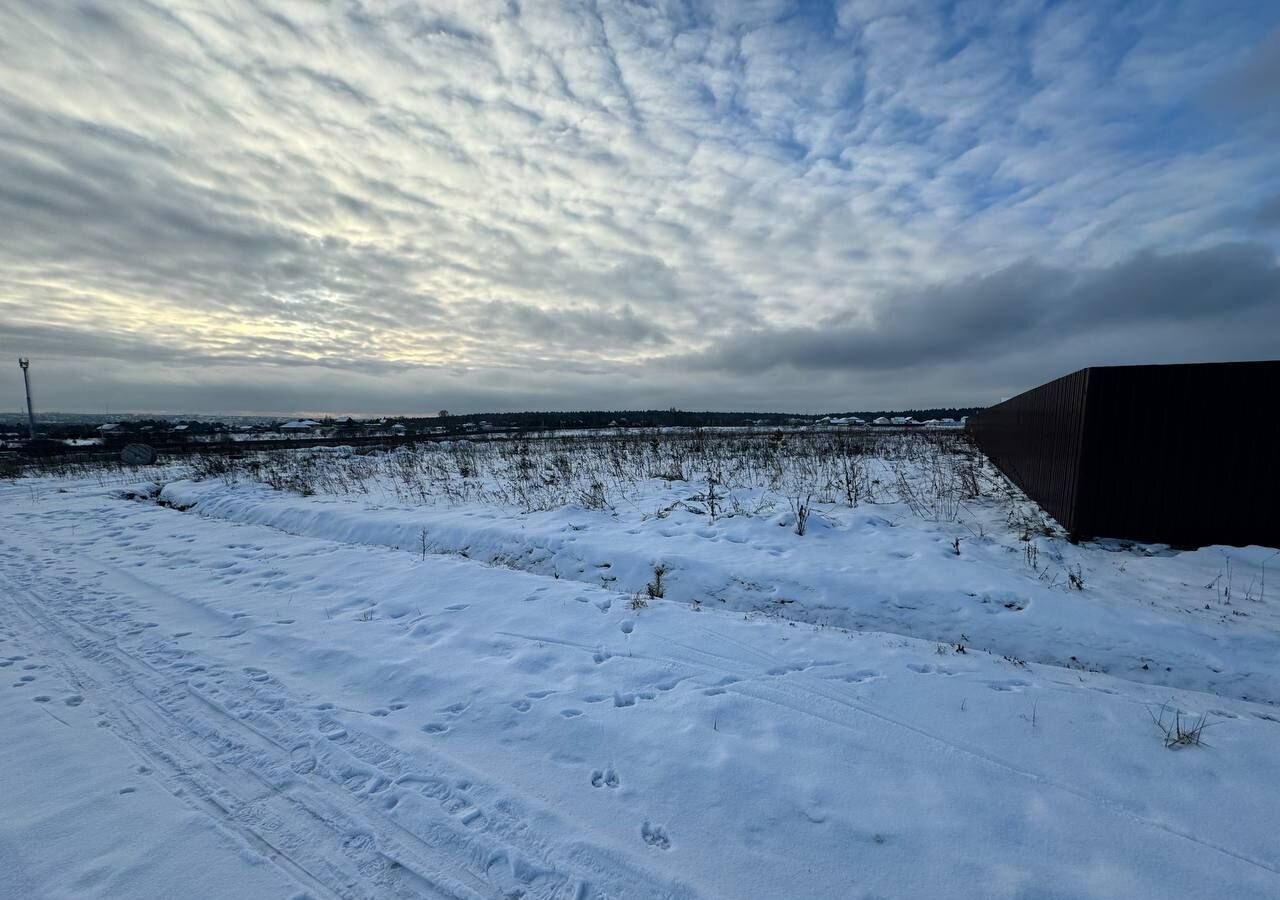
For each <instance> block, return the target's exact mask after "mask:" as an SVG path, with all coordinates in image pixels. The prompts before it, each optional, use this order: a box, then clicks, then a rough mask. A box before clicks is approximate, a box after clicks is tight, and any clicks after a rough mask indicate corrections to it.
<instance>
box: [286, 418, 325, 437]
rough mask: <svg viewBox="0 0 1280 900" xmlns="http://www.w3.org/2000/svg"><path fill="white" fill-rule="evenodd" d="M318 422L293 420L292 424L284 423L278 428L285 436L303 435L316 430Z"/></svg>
mask: <svg viewBox="0 0 1280 900" xmlns="http://www.w3.org/2000/svg"><path fill="white" fill-rule="evenodd" d="M319 425H320V423H319V422H317V421H315V420H314V419H294V420H293V421H292V422H285V423H284V424H283V425H281V426H280V430H281V431H283V432H284V433H285V434H305V433H307V432H309V431H312V430H313V429H315V428H318V427H319Z"/></svg>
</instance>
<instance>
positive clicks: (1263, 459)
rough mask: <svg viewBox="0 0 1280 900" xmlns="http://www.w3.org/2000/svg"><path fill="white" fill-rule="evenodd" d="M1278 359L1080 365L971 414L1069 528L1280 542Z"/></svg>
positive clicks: (980, 439)
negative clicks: (1093, 366) (1241, 361)
mask: <svg viewBox="0 0 1280 900" xmlns="http://www.w3.org/2000/svg"><path fill="white" fill-rule="evenodd" d="M1277 399H1280V361H1272V362H1247V363H1199V364H1188V365H1168V366H1108V367H1101V368H1091V369H1081V370H1080V371H1078V372H1074V373H1072V374H1071V375H1067V376H1065V377H1063V378H1059V379H1057V380H1056V381H1051V382H1049V383H1048V384H1044V385H1041V386H1040V387H1038V388H1034V389H1032V390H1030V391H1027V392H1026V393H1024V394H1019V395H1018V396H1017V397H1014V398H1012V399H1010V400H1006V401H1005V402H1003V403H1001V404H999V405H997V406H993V407H991V408H990V409H986V410H983V411H982V412H981V413H979V414H978V415H976V416H972V417H970V419H969V431H970V433H971V434H972V435H973V438H974V440H975V442H976V443H977V444H978V446H979V447H981V448H982V450H983V451H984V452H985V453H986V454H987V455H988V456H989V457H990V458H991V460H992V461H993V462H994V463H995V464H996V465H997V466H998V467H999V468H1000V470H1001V471H1003V472H1004V473H1005V474H1006V475H1007V476H1008V477H1009V479H1010V480H1011V481H1013V482H1014V483H1015V484H1017V485H1018V486H1019V487H1020V488H1022V489H1023V490H1024V491H1025V492H1026V493H1027V495H1028V496H1029V497H1031V498H1032V499H1033V500H1035V501H1036V502H1038V503H1040V505H1041V506H1043V507H1044V508H1045V510H1046V511H1047V512H1049V514H1050V515H1052V516H1053V517H1054V518H1055V519H1057V520H1058V522H1059V523H1060V524H1061V525H1062V526H1063V527H1064V528H1065V529H1067V531H1068V532H1070V533H1071V535H1072V536H1073V537H1075V538H1091V537H1117V538H1129V539H1132V540H1141V541H1155V542H1161V543H1167V544H1172V545H1174V546H1180V547H1195V546H1204V545H1207V544H1233V545H1245V544H1261V545H1264V546H1271V547H1280V417H1278V415H1277Z"/></svg>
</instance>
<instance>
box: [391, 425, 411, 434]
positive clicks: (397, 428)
mask: <svg viewBox="0 0 1280 900" xmlns="http://www.w3.org/2000/svg"><path fill="white" fill-rule="evenodd" d="M407 431H408V429H407V428H405V427H404V426H403V425H400V424H399V423H397V424H395V425H392V426H391V433H392V434H394V435H401V434H404V433H405V432H407Z"/></svg>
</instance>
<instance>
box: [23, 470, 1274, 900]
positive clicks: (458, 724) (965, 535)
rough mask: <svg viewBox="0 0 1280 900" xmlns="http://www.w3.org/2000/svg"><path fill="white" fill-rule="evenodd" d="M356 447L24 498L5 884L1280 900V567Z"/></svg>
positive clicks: (1242, 557)
mask: <svg viewBox="0 0 1280 900" xmlns="http://www.w3.org/2000/svg"><path fill="white" fill-rule="evenodd" d="M495 452H497V451H495ZM502 452H506V451H502ZM466 453H467V454H470V453H471V451H470V450H467V451H466ZM446 455H447V454H446ZM315 457H324V459H323V460H322V462H321V463H319V464H317V465H318V466H319V468H309V469H308V470H307V471H309V472H310V473H311V474H312V475H315V473H316V472H317V471H320V472H321V473H322V474H323V473H327V474H324V477H322V478H318V479H316V480H315V481H314V483H313V484H312V485H311V486H310V487H306V488H305V490H307V491H311V490H316V488H317V486H319V489H318V490H316V493H315V494H314V495H313V496H300V495H299V494H297V493H292V492H286V491H281V490H276V489H274V488H270V487H267V486H265V485H263V484H260V483H258V482H256V481H254V480H253V479H252V478H251V477H249V476H250V472H249V470H248V469H243V470H236V471H222V472H221V473H220V474H218V475H216V476H211V477H204V478H203V480H198V481H197V480H191V479H190V478H187V477H183V476H184V474H185V473H183V472H181V471H177V470H169V471H168V472H167V474H166V477H165V478H164V479H162V481H163V482H164V483H163V484H133V483H126V482H124V481H120V480H118V479H117V480H112V479H110V478H83V479H69V478H67V479H61V480H55V479H36V478H26V479H20V480H17V481H12V482H8V483H4V484H0V716H3V719H0V721H3V722H4V732H3V733H4V739H3V740H0V802H2V803H3V808H4V815H3V816H0V896H4V897H10V896H12V897H15V898H16V897H24V898H25V897H105V896H111V897H155V898H160V897H176V896H200V897H228V898H231V897H236V898H241V897H282V898H294V897H312V898H324V897H343V898H347V897H350V898H364V897H369V898H374V897H377V898H381V897H393V898H395V897H428V898H441V897H450V898H489V897H523V898H587V897H614V898H633V897H634V898H647V897H653V898H658V897H663V898H667V897H689V898H693V897H701V898H775V897H777V898H790V897H795V898H828V897H829V898H848V897H857V898H862V897H866V898H872V897H893V898H916V897H919V898H937V897H1010V898H1013V897H1018V898H1029V897H1054V898H1058V897H1100V898H1101V897H1121V896H1122V897H1126V898H1129V897H1152V898H1162V900H1164V898H1169V897H1205V898H1218V897H1233V898H1236V897H1242V898H1247V897H1258V898H1263V897H1275V896H1280V838H1277V834H1280V792H1277V791H1276V790H1275V785H1276V784H1277V783H1280V752H1277V747H1278V746H1280V706H1277V704H1278V703H1280V652H1278V651H1280V627H1278V626H1280V613H1278V612H1277V604H1276V600H1275V599H1274V595H1275V593H1276V592H1277V591H1280V583H1277V582H1280V578H1274V577H1273V578H1272V581H1273V583H1272V584H1271V585H1270V586H1268V585H1267V583H1266V581H1267V576H1268V575H1271V576H1274V571H1273V570H1274V569H1275V568H1276V566H1277V564H1278V563H1280V557H1278V556H1277V554H1276V551H1275V550H1270V549H1263V548H1244V549H1239V548H1207V549H1203V550H1199V551H1196V552H1181V553H1180V552H1174V551H1168V550H1164V549H1161V548H1149V547H1148V548H1142V547H1129V548H1121V547H1119V546H1102V545H1097V544H1085V545H1080V546H1074V545H1071V544H1069V543H1067V542H1066V541H1065V540H1063V539H1062V538H1060V537H1056V536H1053V535H1052V531H1053V529H1052V528H1051V527H1050V528H1047V529H1045V528H1040V527H1039V526H1038V525H1037V524H1036V521H1037V520H1036V517H1035V515H1034V511H1030V510H1028V509H1027V506H1028V505H1027V504H1026V503H1025V501H1024V500H1020V499H1019V498H1017V497H1016V496H1013V495H1011V494H1009V493H1008V492H1005V493H1004V494H1001V493H1000V492H999V491H996V490H994V489H993V490H980V491H978V492H977V493H976V495H975V496H967V497H966V498H965V499H964V502H963V503H962V504H960V505H959V506H957V507H953V506H952V505H950V503H949V502H947V503H942V504H941V505H939V503H940V501H939V499H938V498H942V497H944V496H946V495H948V492H949V488H944V489H942V490H938V491H935V498H934V500H933V501H930V500H929V498H928V496H926V493H927V492H925V491H924V490H923V489H920V490H919V491H917V492H915V493H912V488H911V486H910V484H907V483H906V482H899V483H898V484H897V489H896V490H895V489H894V486H893V484H892V482H893V478H892V477H891V475H890V474H889V470H888V469H886V470H884V471H878V470H877V468H876V465H877V462H876V460H874V459H864V460H863V462H862V465H865V466H866V470H865V471H864V473H863V474H864V475H865V480H864V483H862V484H861V485H860V487H859V489H860V490H863V489H865V493H863V494H862V495H861V496H860V498H859V500H858V502H857V504H856V505H853V506H850V505H849V503H848V502H842V501H841V499H840V496H839V491H838V490H835V489H834V488H832V489H831V490H829V491H827V492H826V493H829V494H830V496H825V495H824V491H823V490H822V489H820V486H819V488H818V489H815V493H814V494H813V495H809V494H806V493H805V491H807V490H808V488H807V487H806V486H805V484H803V483H801V482H800V481H798V480H796V478H795V475H796V472H795V471H791V470H788V471H786V472H782V473H781V476H780V477H779V478H778V479H776V480H775V481H774V482H773V483H766V482H764V481H761V482H757V481H754V480H753V479H752V477H749V473H745V470H738V471H736V472H724V471H720V470H719V469H717V470H716V473H715V479H716V480H715V482H714V486H712V487H711V488H710V490H709V489H708V484H707V482H706V479H705V478H703V477H700V475H699V473H697V472H694V471H692V470H690V471H686V472H684V473H682V474H684V475H686V476H687V478H688V480H683V481H682V480H674V479H671V478H666V479H656V478H637V479H632V480H627V479H623V478H620V477H619V478H616V479H615V480H613V481H611V482H610V483H609V485H608V486H607V489H605V490H602V491H595V490H593V489H588V490H586V491H585V493H584V494H583V496H582V497H581V502H577V503H567V504H566V503H562V502H558V501H557V500H556V499H555V498H554V497H553V496H552V494H542V495H539V496H540V497H542V500H539V501H538V502H529V497H527V496H523V497H522V499H521V500H520V502H516V498H515V496H514V494H515V493H518V491H515V490H514V488H513V487H512V485H511V484H510V483H508V484H507V488H506V491H507V493H506V496H505V499H504V497H503V496H499V495H498V494H497V493H496V491H497V487H498V486H499V485H500V484H502V483H503V482H502V479H501V477H499V476H500V473H499V472H498V469H497V468H496V464H495V467H490V466H488V464H487V463H485V462H484V461H483V460H481V461H480V462H479V464H478V465H474V468H473V469H469V474H470V475H471V476H472V477H474V478H475V479H476V480H478V481H480V482H484V484H482V485H481V486H480V487H476V486H475V485H473V486H472V488H470V489H465V490H463V489H460V488H459V487H458V485H457V484H456V483H455V484H449V485H446V484H445V483H444V482H442V481H440V480H439V479H438V478H436V477H435V476H436V475H438V474H439V473H438V472H436V473H434V474H433V475H432V477H430V478H426V477H425V476H423V477H419V476H421V474H422V472H423V471H426V470H425V469H424V468H423V467H424V466H427V463H424V462H423V460H422V459H418V460H417V461H416V462H413V465H414V466H416V467H417V471H418V473H419V475H416V476H408V475H404V474H403V473H404V472H405V471H407V469H408V467H409V465H410V463H409V462H405V461H403V460H402V461H401V462H400V463H398V464H395V465H397V466H398V470H399V471H400V472H401V473H402V475H403V477H402V478H401V480H400V481H397V480H396V476H393V475H391V474H389V473H391V471H392V469H391V468H390V466H391V465H392V462H391V461H390V460H391V459H392V458H393V457H394V455H393V457H389V458H387V459H383V460H367V459H363V460H362V459H358V458H354V457H353V458H346V457H344V455H343V454H340V453H339V454H327V455H326V454H314V455H310V456H308V457H307V458H308V459H312V458H315ZM456 461H457V455H456V454H454V462H456ZM463 462H464V465H466V466H468V467H472V466H473V464H475V463H476V460H474V459H471V458H470V457H469V456H468V457H467V458H466V459H464V460H463ZM935 462H936V460H935ZM970 462H971V461H970ZM450 464H451V465H452V464H453V463H450ZM789 465H791V464H789ZM805 465H807V463H806V464H799V463H796V464H795V467H798V469H802V468H804V466H805ZM931 465H932V464H931V463H929V462H928V461H927V460H924V461H922V460H921V459H914V460H913V461H912V466H913V467H912V468H910V469H909V471H908V470H907V469H904V468H902V467H898V469H897V472H898V474H902V473H903V472H908V474H909V475H910V477H911V478H915V479H917V482H916V484H917V486H918V485H919V484H921V483H922V482H921V481H919V479H923V480H925V481H928V480H932V481H933V482H934V483H935V485H936V482H937V478H938V472H939V470H938V469H937V468H936V467H935V468H933V469H931V468H930V466H931ZM428 468H429V466H428ZM798 469H797V470H798ZM254 471H256V473H257V475H258V476H259V477H264V478H266V479H267V480H272V481H276V482H278V481H279V479H280V477H281V475H280V472H279V471H265V470H263V469H261V468H258V469H254ZM338 471H346V472H347V473H348V475H349V476H350V477H347V476H344V477H343V478H336V476H335V474H334V473H335V472H338ZM353 472H354V473H355V474H351V473H353ZM204 474H205V475H206V476H209V475H210V473H209V472H205V473H204ZM980 475H981V478H982V479H986V480H987V481H984V484H985V483H987V482H988V481H989V482H990V484H994V483H995V482H994V480H993V476H992V475H991V473H990V472H989V471H983V472H981V473H980ZM356 476H358V477H356ZM415 478H418V480H419V481H420V482H422V483H426V482H428V481H429V482H431V483H432V484H433V485H435V488H433V491H434V492H433V491H421V492H418V493H417V494H414V493H413V492H412V491H409V490H408V489H407V486H408V485H410V484H411V483H413V482H414V479H415ZM485 479H489V481H487V482H486V481H485ZM569 480H570V481H572V479H571V478H570V479H569ZM819 480H820V479H819ZM944 481H945V478H944ZM539 483H540V484H542V485H543V486H544V487H545V486H546V479H545V478H544V479H541V480H540V481H539ZM588 483H589V482H588ZM816 483H817V482H811V484H816ZM948 483H949V482H948ZM335 484H340V485H341V488H340V489H337V488H334V487H333V486H334V485H335ZM326 485H327V486H328V487H327V488H326ZM485 485H487V487H486V486H485ZM580 487H581V486H580V485H578V484H577V483H576V482H574V483H573V486H572V491H573V492H579V490H580ZM828 487H830V486H828ZM902 491H906V492H907V495H906V496H905V499H904V495H903V494H902V493H901V492H902ZM708 493H710V494H711V495H712V496H713V497H716V498H717V499H715V500H713V501H711V503H710V504H709V503H708V499H707V495H708ZM560 499H564V498H560ZM544 500H545V501H546V502H543V501H544ZM793 500H799V501H800V502H802V503H803V502H805V501H806V500H807V502H809V503H811V504H812V506H813V509H812V512H810V514H809V518H808V521H807V526H808V527H807V528H806V529H805V534H803V535H800V534H797V533H796V532H797V529H796V511H795V509H794V508H793V503H792V501H793ZM709 506H713V507H715V513H716V514H715V515H714V516H712V515H711V510H710V509H709V508H708V507H709ZM1024 538H1025V539H1024ZM957 539H958V540H959V543H958V545H957V544H956V540H957ZM957 549H958V553H957V552H956V551H957ZM658 572H661V573H662V574H661V576H660V578H659V576H658V574H657V573H658ZM659 594H660V595H661V596H657V595H659ZM1179 711H1180V712H1181V713H1182V714H1183V720H1184V721H1187V720H1190V721H1192V722H1194V721H1197V720H1198V719H1199V717H1200V716H1207V721H1208V723H1209V725H1208V727H1207V728H1206V729H1205V731H1204V737H1203V744H1202V745H1200V746H1188V747H1182V748H1181V749H1176V750H1171V749H1168V748H1166V746H1165V741H1164V736H1163V734H1162V732H1161V730H1160V729H1159V728H1158V727H1157V724H1156V723H1155V722H1154V721H1153V716H1154V717H1156V718H1161V717H1163V720H1164V721H1165V723H1166V724H1168V723H1169V722H1171V721H1172V720H1173V717H1174V715H1175V714H1176V713H1177V712H1179ZM193 879H194V880H193Z"/></svg>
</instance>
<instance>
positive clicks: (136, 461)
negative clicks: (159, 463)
mask: <svg viewBox="0 0 1280 900" xmlns="http://www.w3.org/2000/svg"><path fill="white" fill-rule="evenodd" d="M120 461H121V462H122V463H124V464H125V465H126V466H149V465H151V464H152V463H154V462H155V461H156V448H155V447H152V446H149V445H148V444H125V445H124V449H123V450H121V451H120Z"/></svg>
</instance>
